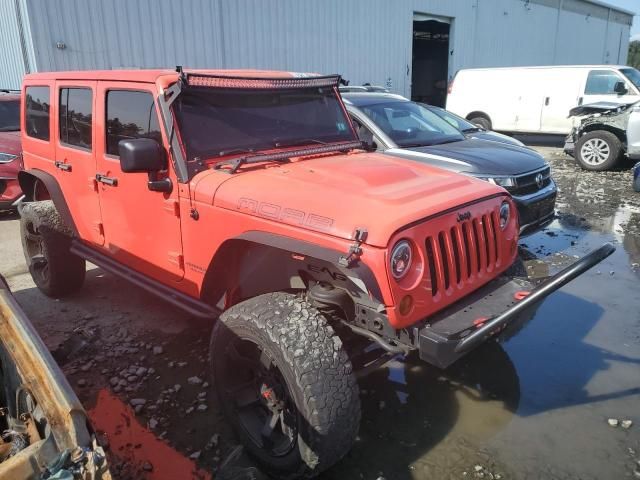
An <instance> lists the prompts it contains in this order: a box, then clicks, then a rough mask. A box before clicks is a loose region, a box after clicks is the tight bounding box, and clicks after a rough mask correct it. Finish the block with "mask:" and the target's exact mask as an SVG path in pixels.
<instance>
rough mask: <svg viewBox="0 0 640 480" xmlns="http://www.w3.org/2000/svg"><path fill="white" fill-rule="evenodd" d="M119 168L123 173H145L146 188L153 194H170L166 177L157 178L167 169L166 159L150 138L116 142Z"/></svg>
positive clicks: (161, 150)
mask: <svg viewBox="0 0 640 480" xmlns="http://www.w3.org/2000/svg"><path fill="white" fill-rule="evenodd" d="M118 153H120V168H121V169H122V171H123V172H125V173H139V172H142V173H147V174H149V181H148V182H147V187H148V188H149V190H151V191H153V192H163V193H171V191H172V190H173V184H172V183H171V179H170V178H168V177H163V178H158V172H160V171H161V170H165V169H166V168H167V158H166V156H165V154H164V150H163V149H162V147H161V146H160V144H159V143H158V142H156V141H155V140H153V139H151V138H135V139H132V140H120V142H118Z"/></svg>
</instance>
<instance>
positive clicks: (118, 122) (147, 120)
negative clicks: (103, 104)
mask: <svg viewBox="0 0 640 480" xmlns="http://www.w3.org/2000/svg"><path fill="white" fill-rule="evenodd" d="M106 120H107V139H106V142H107V144H106V148H107V154H108V155H115V156H118V143H119V142H120V140H127V139H133V138H152V139H154V140H155V141H157V142H158V143H160V144H162V136H161V135H160V125H159V123H158V114H157V113H156V106H155V103H154V101H153V95H151V94H150V93H149V92H136V91H132V90H109V91H108V92H107V119H106Z"/></svg>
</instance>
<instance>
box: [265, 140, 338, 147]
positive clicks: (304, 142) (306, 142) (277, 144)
mask: <svg viewBox="0 0 640 480" xmlns="http://www.w3.org/2000/svg"><path fill="white" fill-rule="evenodd" d="M312 143H317V144H319V145H329V144H328V143H327V142H323V141H322V140H316V139H315V138H303V139H301V140H294V141H293V142H289V143H280V142H279V141H278V140H277V139H275V138H274V139H273V146H274V147H276V148H283V147H299V146H301V145H310V144H312Z"/></svg>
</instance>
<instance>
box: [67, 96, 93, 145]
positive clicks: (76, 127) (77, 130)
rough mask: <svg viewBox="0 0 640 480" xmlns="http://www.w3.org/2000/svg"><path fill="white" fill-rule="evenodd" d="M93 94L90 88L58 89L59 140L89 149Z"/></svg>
mask: <svg viewBox="0 0 640 480" xmlns="http://www.w3.org/2000/svg"><path fill="white" fill-rule="evenodd" d="M92 107H93V94H92V92H91V89H90V88H61V89H60V107H59V110H60V141H61V142H62V143H65V144H67V145H71V146H74V147H80V148H86V149H87V150H91V120H92V115H91V112H92Z"/></svg>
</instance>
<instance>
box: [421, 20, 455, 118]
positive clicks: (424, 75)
mask: <svg viewBox="0 0 640 480" xmlns="http://www.w3.org/2000/svg"><path fill="white" fill-rule="evenodd" d="M450 31H451V19H449V18H446V17H435V16H431V15H425V14H422V13H414V14H413V51H412V63H411V99H412V100H413V101H414V102H425V103H429V104H431V105H437V106H439V107H444V105H445V102H446V98H447V83H448V73H449V35H450Z"/></svg>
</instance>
